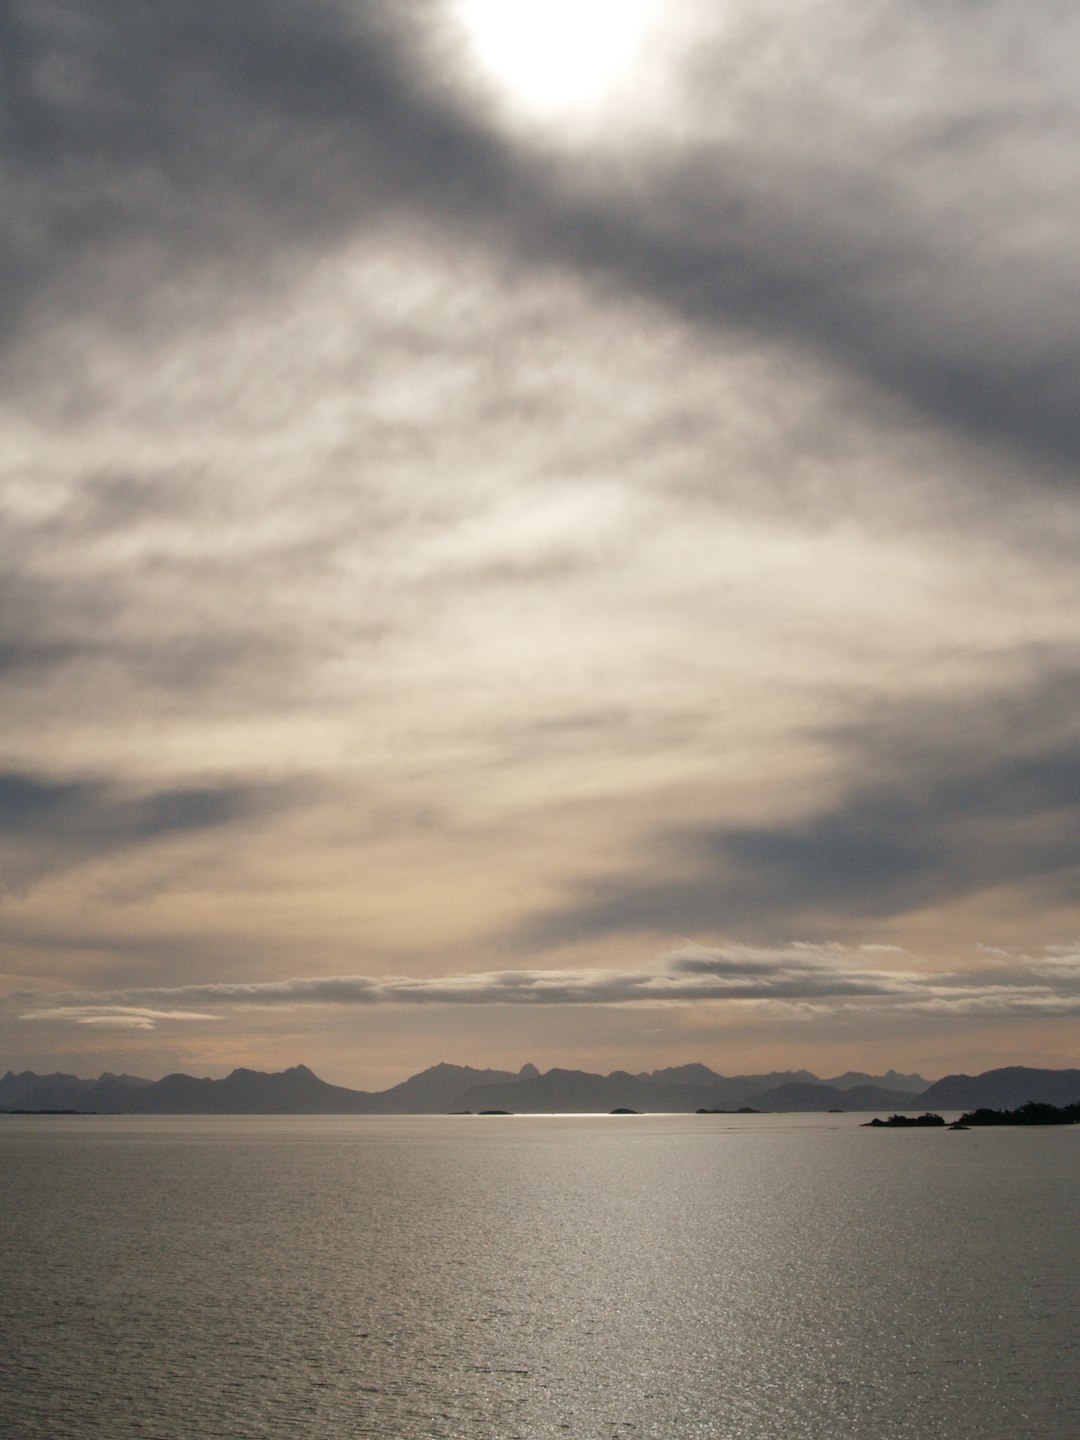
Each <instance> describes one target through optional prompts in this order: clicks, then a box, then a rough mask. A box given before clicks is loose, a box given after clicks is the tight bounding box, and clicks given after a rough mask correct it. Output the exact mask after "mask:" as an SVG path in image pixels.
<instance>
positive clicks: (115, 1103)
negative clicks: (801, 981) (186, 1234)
mask: <svg viewBox="0 0 1080 1440" xmlns="http://www.w3.org/2000/svg"><path fill="white" fill-rule="evenodd" d="M1032 1100H1034V1101H1038V1102H1040V1103H1045V1104H1050V1105H1069V1104H1072V1103H1074V1102H1076V1101H1080V1070H1038V1069H1031V1068H1028V1067H1024V1066H1010V1067H1007V1068H1005V1069H999V1070H988V1071H986V1072H985V1073H983V1074H981V1075H974V1076H972V1075H947V1076H945V1078H944V1079H942V1080H937V1081H935V1082H934V1083H933V1084H929V1083H928V1082H927V1081H926V1080H924V1079H923V1077H922V1076H921V1075H904V1074H900V1073H899V1072H897V1071H895V1070H889V1071H888V1072H887V1073H886V1074H884V1075H867V1074H862V1073H857V1072H853V1071H848V1072H847V1073H845V1074H843V1075H837V1076H834V1077H833V1078H832V1079H829V1080H820V1079H819V1078H818V1077H817V1076H816V1075H813V1074H811V1072H810V1071H808V1070H793V1071H772V1072H770V1073H768V1074H762V1075H730V1076H724V1075H719V1074H717V1073H716V1072H715V1071H713V1070H710V1069H709V1068H708V1066H706V1065H679V1066H675V1067H673V1068H670V1069H666V1070H653V1071H651V1072H642V1073H640V1074H636V1075H632V1074H629V1073H628V1072H626V1071H621V1070H616V1071H613V1072H612V1073H611V1074H610V1075H598V1074H592V1073H591V1072H589V1071H585V1070H559V1069H555V1070H548V1071H547V1072H546V1073H544V1074H541V1072H540V1071H539V1070H538V1069H537V1068H536V1066H535V1065H523V1066H522V1068H521V1069H520V1070H518V1071H516V1072H515V1071H510V1070H480V1069H474V1068H473V1067H472V1066H469V1065H447V1064H441V1065H433V1066H431V1067H430V1068H429V1069H427V1070H423V1071H421V1072H420V1074H418V1075H413V1076H411V1077H410V1078H409V1079H408V1080H405V1081H403V1082H402V1083H401V1084H400V1085H394V1086H392V1087H391V1088H390V1089H389V1090H378V1091H368V1090H350V1089H347V1088H346V1087H345V1086H342V1085H330V1084H328V1083H327V1082H326V1081H325V1080H320V1079H319V1077H318V1076H317V1075H315V1074H314V1073H313V1072H312V1071H311V1070H309V1069H308V1068H307V1066H306V1065H295V1066H293V1067H292V1068H291V1069H288V1070H283V1071H277V1072H274V1073H269V1074H268V1073H266V1072H264V1071H261V1070H247V1069H239V1070H234V1071H233V1072H232V1074H230V1075H228V1076H226V1077H225V1079H223V1080H209V1079H200V1078H196V1077H195V1076H192V1075H166V1076H165V1078H164V1079H163V1080H143V1079H140V1078H139V1077H138V1076H134V1075H112V1074H109V1073H106V1074H103V1075H100V1076H99V1077H98V1078H97V1079H96V1080H84V1079H80V1078H79V1077H78V1076H75V1075H64V1074H53V1075H37V1074H35V1073H34V1072H33V1071H31V1070H24V1071H23V1072H22V1073H21V1074H18V1075H16V1074H15V1073H14V1072H12V1071H10V1070H9V1071H8V1072H7V1074H6V1075H4V1076H3V1078H2V1079H0V1111H16V1110H39V1111H40V1110H77V1111H92V1112H95V1113H98V1114H109V1115H170V1114H171V1115H404V1114H428V1115H430V1114H446V1113H447V1112H452V1111H474V1112H479V1111H484V1110H508V1111H514V1112H516V1113H519V1114H522V1113H524V1114H551V1113H554V1114H560V1113H561V1114H567V1113H570V1114H574V1113H590V1112H599V1113H605V1112H607V1111H609V1110H615V1109H620V1108H622V1109H631V1110H642V1111H651V1112H668V1113H680V1112H692V1111H695V1110H738V1109H740V1108H743V1107H749V1108H752V1109H754V1110H760V1111H764V1112H810V1111H823V1110H842V1111H866V1110H899V1111H903V1110H913V1109H938V1110H960V1109H971V1108H975V1107H978V1106H986V1107H990V1108H995V1109H1015V1108H1017V1107H1019V1106H1021V1105H1024V1104H1026V1103H1027V1102H1028V1101H1032Z"/></svg>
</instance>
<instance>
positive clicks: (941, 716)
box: [526, 671, 1080, 943]
mask: <svg viewBox="0 0 1080 1440" xmlns="http://www.w3.org/2000/svg"><path fill="white" fill-rule="evenodd" d="M1077 684H1078V677H1077V675H1076V673H1075V672H1074V671H1069V672H1059V673H1056V674H1051V675H1047V676H1045V677H1043V678H1041V679H1039V680H1037V681H1034V682H1032V683H1031V684H1030V685H1029V686H1028V687H1026V688H1025V690H1024V692H1023V694H1021V693H1018V692H1017V691H1013V692H1010V693H1007V694H1004V695H1002V694H996V695H981V696H979V697H977V698H975V699H973V698H972V697H967V698H965V699H963V700H961V699H956V700H954V701H951V702H941V703H940V704H939V706H938V707H936V708H935V707H933V706H927V705H925V704H920V703H919V702H913V703H912V704H911V706H910V707H908V708H905V707H896V708H895V709H894V710H893V711H892V713H890V714H888V715H887V716H886V715H882V714H875V715H873V716H871V717H869V718H867V719H866V720H864V722H863V723H862V725H860V724H858V723H852V724H849V725H846V726H844V727H843V729H841V730H839V731H837V732H835V733H833V734H832V735H831V736H830V737H829V738H830V739H831V740H832V742H833V743H834V745H836V747H837V759H838V763H839V779H840V787H841V788H840V793H839V796H838V798H836V799H835V800H833V801H831V802H828V803H826V804H825V805H823V806H821V807H820V808H819V809H818V810H817V812H816V813H814V814H812V815H810V816H809V817H808V818H805V819H801V820H799V821H797V822H794V823H788V824H783V823H780V824H769V825H757V826H749V825H724V824H716V825H702V826H698V827H695V828H693V829H687V830H682V831H667V832H665V833H663V834H662V835H660V836H656V837H654V841H653V844H652V846H651V847H650V849H649V854H650V864H649V866H648V868H647V870H646V871H643V872H642V873H640V874H634V873H629V874H624V875H620V876H618V877H612V878H609V879H606V880H600V881H598V882H593V883H591V884H589V885H586V886H582V887H580V888H579V889H578V891H577V893H576V897H575V898H572V899H571V900H570V902H569V903H568V904H567V906H566V907H565V909H562V910H559V911H555V912H552V913H550V914H548V915H544V916H541V917H539V918H538V919H536V920H534V921H533V922H531V923H530V924H529V925H528V926H527V927H526V933H527V934H529V935H530V936H531V937H532V938H533V939H534V940H536V941H539V942H541V943H560V942H563V941H565V940H567V939H581V938H583V937H586V936H589V937H591V936H597V935H603V934H608V933H620V932H626V933H629V932H649V933H658V932H659V933H663V932H665V931H667V932H671V931H673V930H674V931H679V930H684V931H686V930H689V931H691V932H696V933H701V932H703V931H705V932H707V931H709V930H712V931H716V930H720V931H731V930H739V931H742V932H743V933H760V932H761V929H762V927H764V929H765V930H766V931H767V932H768V933H772V934H775V933H777V931H779V932H780V933H783V931H784V930H787V931H788V932H790V931H791V930H795V931H796V932H797V933H804V934H805V933H812V931H813V929H814V927H815V926H816V925H820V924H824V925H825V926H826V928H827V927H828V926H829V925H830V924H831V923H832V920H833V918H834V917H836V916H837V915H839V914H845V915H848V916H862V917H871V916H873V917H884V916H896V915H901V914H905V913H908V912H911V911H913V910H916V909H919V908H921V907H924V906H926V905H930V904H933V903H937V902H941V901H952V900H956V899H959V898H962V897H964V896H967V895H971V894H973V893H976V892H978V891H981V890H985V889H991V888H994V887H997V886H1015V885H1025V884H1029V883H1032V882H1035V883H1037V884H1038V885H1039V886H1040V887H1041V888H1042V891H1043V893H1044V894H1046V895H1054V894H1056V895H1058V896H1059V897H1060V898H1062V899H1069V898H1071V896H1072V895H1073V894H1075V888H1076V876H1077V870H1078V867H1080V735H1077V734H1076V730H1075V719H1074V714H1075V712H1073V714H1072V715H1067V714H1063V709H1064V708H1065V707H1066V706H1067V705H1068V702H1069V699H1070V697H1073V698H1075V694H1076V691H1077ZM1063 724H1065V725H1066V727H1067V728H1066V733H1064V734H1061V733H1060V727H1061V726H1062V725H1063ZM658 877H660V878H658Z"/></svg>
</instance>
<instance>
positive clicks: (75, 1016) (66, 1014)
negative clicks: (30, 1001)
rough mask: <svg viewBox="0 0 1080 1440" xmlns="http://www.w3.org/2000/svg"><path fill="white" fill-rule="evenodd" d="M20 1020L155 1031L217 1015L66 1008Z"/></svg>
mask: <svg viewBox="0 0 1080 1440" xmlns="http://www.w3.org/2000/svg"><path fill="white" fill-rule="evenodd" d="M19 1018H20V1019H21V1020H44V1021H51V1020H60V1021H63V1022H64V1023H66V1024H70V1025H91V1026H97V1027H100V1028H101V1029H103V1030H105V1029H110V1030H111V1029H117V1030H156V1029H157V1027H158V1024H159V1023H161V1022H163V1021H164V1022H176V1023H179V1022H181V1021H185V1020H218V1019H220V1018H221V1017H220V1016H218V1015H207V1014H205V1013H203V1012H202V1011H197V1010H147V1009H144V1008H139V1007H136V1006H119V1005H70V1006H56V1007H53V1008H52V1009H48V1008H46V1009H42V1010H27V1011H25V1012H24V1013H23V1014H22V1015H20V1017H19Z"/></svg>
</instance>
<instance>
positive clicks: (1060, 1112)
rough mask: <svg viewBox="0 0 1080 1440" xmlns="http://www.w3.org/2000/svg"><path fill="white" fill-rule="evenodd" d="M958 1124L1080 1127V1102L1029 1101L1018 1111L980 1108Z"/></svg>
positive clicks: (964, 1116)
mask: <svg viewBox="0 0 1080 1440" xmlns="http://www.w3.org/2000/svg"><path fill="white" fill-rule="evenodd" d="M956 1124H957V1125H958V1126H959V1125H963V1126H964V1127H965V1128H970V1127H971V1126H973V1125H1080V1100H1078V1101H1076V1103H1075V1104H1073V1105H1040V1104H1039V1103H1038V1102H1037V1101H1035V1100H1029V1101H1028V1103H1027V1104H1026V1105H1021V1106H1020V1107H1019V1108H1018V1109H1016V1110H988V1109H986V1108H980V1109H978V1110H972V1111H970V1112H969V1113H968V1114H966V1115H961V1116H960V1119H959V1120H957V1121H956Z"/></svg>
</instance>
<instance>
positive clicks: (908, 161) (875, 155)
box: [0, 0, 1080, 484]
mask: <svg viewBox="0 0 1080 1440" xmlns="http://www.w3.org/2000/svg"><path fill="white" fill-rule="evenodd" d="M712 9H713V7H711V6H708V7H705V6H702V5H701V4H700V3H698V0H686V3H684V4H683V6H682V7H680V9H679V11H678V17H679V22H680V24H685V25H686V26H687V28H688V31H689V32H690V33H693V34H694V36H695V45H694V48H693V54H692V56H691V55H690V54H685V55H683V56H682V59H681V60H680V61H678V62H674V61H673V62H672V63H673V64H675V65H676V74H675V76H674V78H673V81H672V85H671V90H672V95H673V97H674V99H673V101H672V104H673V107H674V111H675V114H676V121H677V123H675V124H674V132H675V134H677V136H678V140H677V143H676V142H675V140H673V139H671V138H669V137H667V135H666V132H665V130H664V122H663V121H661V122H659V131H658V133H657V134H653V133H651V132H649V131H645V132H644V133H643V134H640V135H636V137H635V132H634V130H633V127H631V128H630V137H631V138H630V141H629V150H630V155H631V156H632V163H631V164H629V165H627V163H626V155H625V154H624V153H620V152H616V154H615V156H614V157H613V158H611V159H608V160H605V157H604V154H603V153H602V152H601V153H599V154H591V155H590V157H589V167H588V170H587V171H583V169H582V167H581V165H580V164H579V163H578V159H577V157H576V156H575V155H574V154H573V153H572V152H571V153H570V154H569V155H561V154H559V153H558V152H551V151H544V150H541V149H538V148H537V147H535V146H530V145H528V144H526V143H524V142H523V141H522V139H521V138H520V137H519V136H516V135H514V134H512V133H510V132H499V131H497V130H496V129H495V128H494V127H493V125H492V122H491V117H490V115H489V114H487V113H486V112H485V110H484V109H483V107H482V105H481V104H480V102H479V100H478V98H477V97H476V96H475V95H474V94H473V93H472V92H471V91H470V90H469V87H468V83H467V80H466V76H465V72H464V70H462V71H461V73H460V74H458V75H455V72H454V64H455V62H454V61H453V59H452V54H453V49H452V47H447V45H446V44H445V43H442V44H439V43H437V37H438V36H440V35H442V36H443V37H445V35H446V33H447V26H448V21H447V18H446V16H447V9H446V7H445V6H440V5H438V4H428V5H426V6H424V7H422V8H420V9H419V10H416V11H415V12H414V13H413V15H412V16H411V18H410V19H408V20H407V21H404V20H402V18H401V7H398V6H392V5H389V4H383V5H379V4H372V5H366V6H363V7H360V6H356V5H352V4H347V3H344V0H337V3H334V0H327V3H324V4H321V5H319V6H318V7H314V6H311V5H305V4H301V3H298V0H264V3H262V4H260V5H258V6H244V7H232V6H229V7H222V6H220V5H218V4H215V3H213V0H182V3H178V4H173V5H170V6H169V7H166V8H161V7H154V8H153V9H140V10H137V11H132V9H131V7H130V6H128V5H126V4H124V3H122V0H120V3H117V0H111V3H110V0H104V3H101V4H98V5H96V6H95V7H94V9H93V11H92V12H88V11H87V10H86V9H85V7H82V6H77V5H74V4H62V3H48V4H47V3H44V0H30V3H27V4H24V5H21V6H19V7H17V8H16V7H12V6H9V7H7V8H6V9H5V10H4V12H3V18H2V26H3V29H2V33H0V54H2V55H3V56H4V65H5V71H6V74H5V76H4V80H5V88H6V92H7V95H8V104H7V110H6V116H7V118H6V124H5V135H4V140H5V145H6V149H7V153H8V156H9V167H10V173H11V183H12V185H13V191H12V194H13V199H12V202H11V203H10V204H9V206H8V207H7V210H6V215H7V224H6V231H5V234H4V236H3V240H2V243H0V279H2V280H3V281H4V283H3V285H2V287H0V293H2V294H3V296H4V297H5V305H6V325H7V329H8V332H9V334H15V333H16V332H17V331H18V330H19V329H20V328H21V327H22V326H24V325H26V324H27V323H28V322H29V321H30V320H32V319H33V318H35V315H36V309H35V307H37V306H38V305H39V304H40V305H42V306H44V308H45V309H46V310H48V309H50V308H55V307H56V305H57V304H59V305H60V306H61V308H68V309H74V310H78V309H79V308H89V309H90V310H91V311H92V310H94V309H95V308H98V309H105V310H109V311H113V312H119V313H123V312H124V311H125V310H127V311H129V312H130V310H131V308H132V301H131V297H130V287H129V285H128V282H127V278H126V276H125V275H123V274H121V273H119V270H118V268H117V267H116V265H115V261H114V260H111V259H110V255H115V253H117V252H118V251H121V252H126V254H127V257H128V267H129V268H130V265H131V264H138V265H141V266H143V267H144V268H146V267H147V266H149V273H150V274H152V275H154V277H155V280H154V288H158V289H160V288H163V287H165V286H166V285H167V284H168V283H170V281H171V277H170V271H171V269H172V268H173V267H174V266H175V264H176V263H177V262H178V261H180V262H181V263H182V262H184V261H187V260H191V259H193V258H194V259H198V260H201V261H207V260H213V261H214V262H215V263H216V264H218V265H224V267H225V269H226V271H227V272H228V274H229V277H230V279H229V283H230V284H237V283H248V284H250V283H252V279H253V277H256V283H258V278H259V277H261V280H262V281H263V282H268V280H269V276H270V275H271V274H272V273H273V272H274V270H275V268H276V267H277V266H278V265H280V264H285V265H290V264H292V263H293V262H294V260H295V259H296V258H297V257H298V256H300V255H309V254H310V253H311V252H312V250H318V249H320V248H321V249H326V248H327V247H332V246H333V245H334V244H336V243H337V242H338V241H339V240H340V239H341V238H342V237H344V236H349V235H351V236H355V235H357V234H358V233H360V232H365V231H366V232H372V233H374V232H376V231H378V230H380V228H382V229H384V230H385V229H386V228H388V227H389V228H393V227H398V228H404V229H406V230H408V229H412V230H416V229H423V228H424V227H427V228H429V229H430V228H431V227H440V228H441V229H442V230H443V231H444V233H445V229H446V227H447V226H450V227H452V231H453V234H454V235H455V236H456V237H457V239H458V240H459V242H460V243H464V244H468V245H471V246H474V247H478V248H482V249H485V250H487V251H489V252H490V253H492V254H493V255H495V256H501V257H502V261H501V263H503V264H504V265H509V266H511V267H513V266H524V267H526V268H534V269H544V268H547V267H551V266H557V267H562V268H565V269H567V270H570V271H573V272H576V273H578V274H580V275H583V276H585V277H587V278H588V279H589V281H590V282H591V283H595V284H598V285H600V286H602V287H604V288H611V287H615V288H616V289H618V290H620V291H622V292H623V293H625V294H628V295H633V296H637V297H641V298H645V299H648V300H649V301H650V302H653V303H655V304H658V305H661V306H663V307H666V308H668V309H670V310H672V311H673V312H675V313H677V314H678V315H679V316H680V317H682V318H684V319H686V320H689V321H691V322H692V323H694V324H695V325H698V326H701V327H704V328H706V329H713V328H720V329H723V330H731V329H734V330H742V331H747V332H753V333H756V334H758V335H768V336H771V337H776V338H780V339H783V340H784V341H787V342H794V343H795V344H797V345H800V346H805V347H809V348H810V349H812V350H815V351H817V352H819V353H821V354H824V355H827V356H828V357H830V359H831V360H832V361H833V362H835V363H837V364H839V365H840V366H842V367H844V368H846V369H848V370H849V371H851V372H853V373H857V374H859V375H860V376H863V377H870V378H872V379H873V380H874V381H875V382H876V383H877V384H878V385H879V386H881V387H882V388H883V389H885V390H887V391H890V392H894V393H896V394H897V395H899V396H900V397H901V398H902V399H903V401H904V402H905V403H907V404H908V405H911V406H914V407H915V408H916V409H918V410H919V411H921V412H924V413H925V414H927V415H928V416H930V417H931V418H932V419H933V421H934V422H935V423H936V424H939V425H942V426H945V427H950V428H956V429H958V430H960V431H962V432H963V433H965V434H973V435H976V436H981V437H983V438H985V439H986V440H988V441H989V442H990V443H992V444H994V445H1001V446H1004V447H1006V448H1009V449H1016V448H1019V449H1021V450H1023V451H1026V452H1028V453H1029V454H1033V455H1036V456H1038V457H1040V459H1041V460H1042V461H1043V462H1045V463H1046V467H1047V468H1046V474H1045V475H1044V476H1043V477H1042V478H1044V479H1045V478H1052V479H1054V480H1055V481H1057V482H1059V483H1063V484H1071V479H1070V476H1071V474H1072V473H1073V470H1074V468H1075V467H1074V465H1073V463H1072V462H1073V461H1074V460H1075V458H1076V456H1077V453H1078V450H1080V422H1078V420H1077V415H1076V407H1075V405H1074V403H1073V396H1074V393H1075V388H1076V381H1077V378H1078V376H1080V347H1078V346H1077V344H1076V341H1075V337H1074V336H1073V334H1072V331H1071V328H1070V327H1069V325H1068V323H1067V316H1068V313H1069V310H1068V306H1067V303H1065V302H1066V301H1067V297H1068V296H1069V295H1071V294H1072V293H1074V291H1075V288H1076V283H1077V280H1078V278H1080V277H1078V275H1077V261H1076V255H1075V247H1074V246H1073V244H1072V236H1073V234H1074V232H1075V225H1076V220H1077V215H1076V213H1075V211H1074V207H1073V205H1072V202H1071V200H1070V199H1069V198H1068V197H1069V196H1070V195H1071V188H1070V186H1069V184H1068V180H1069V178H1070V177H1071V164H1072V159H1071V157H1072V156H1073V154H1074V153H1075V145H1076V140H1077V134H1078V131H1080V102H1078V100H1077V92H1076V87H1075V84H1074V75H1073V69H1072V65H1071V59H1070V57H1071V53H1072V48H1073V47H1072V46H1070V44H1069V43H1068V37H1069V36H1073V37H1074V38H1080V36H1078V35H1077V31H1078V28H1080V19H1078V17H1077V15H1076V12H1075V8H1074V7H1072V6H1070V5H1068V4H1065V3H1052V4H1051V5H1049V6H1039V7H1025V8H1024V9H1023V10H1018V9H1017V7H1015V6H1012V5H1008V4H1005V3H990V4H986V5H984V6H982V7H980V10H979V12H978V16H977V18H975V17H974V15H973V14H972V12H971V11H970V10H969V9H968V8H967V7H947V8H939V9H937V10H935V11H933V12H931V11H929V10H927V9H926V8H925V7H923V8H920V9H917V10H916V9H913V8H912V7H911V6H910V5H908V4H906V3H903V0H892V3H886V4H880V5H876V6H874V7H871V8H870V9H868V10H863V11H860V12H859V13H858V14H857V15H853V14H852V12H851V10H850V7H848V6H846V5H843V4H841V3H837V0H823V3H815V4H813V5H809V6H807V7H806V8H805V10H804V11H802V12H800V15H799V16H797V17H793V16H792V14H791V11H790V7H788V6H785V5H781V4H777V3H772V4H765V5H757V6H742V7H732V14H731V18H730V20H729V22H728V23H726V24H722V25H718V24H716V23H715V17H712V16H711V15H710V11H711V10H712ZM976 31H977V34H976ZM433 37H434V38H433ZM931 56H932V57H934V58H933V60H932V61H931V60H930V59H928V57H931ZM839 76H843V77H844V79H843V83H842V84H839V83H838V82H837V77H839ZM906 97H911V98H910V99H908V98H906ZM706 99H707V103H705V102H706ZM148 253H149V254H150V255H151V256H153V255H155V254H156V255H158V256H159V258H158V259H156V260H153V259H151V260H148V258H147V255H148ZM166 257H167V258H166ZM43 297H48V301H47V304H46V302H45V299H44V298H43ZM1033 478H1038V477H1037V476H1036V477H1033Z"/></svg>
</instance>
